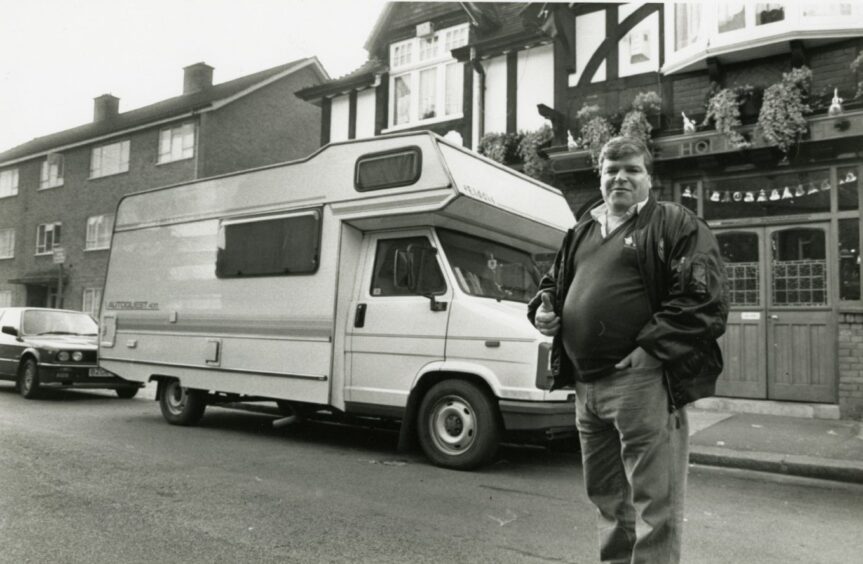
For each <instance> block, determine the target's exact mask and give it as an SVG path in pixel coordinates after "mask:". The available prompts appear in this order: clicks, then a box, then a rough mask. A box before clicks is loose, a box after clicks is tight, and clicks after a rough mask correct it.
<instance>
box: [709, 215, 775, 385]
mask: <svg viewBox="0 0 863 564" xmlns="http://www.w3.org/2000/svg"><path fill="white" fill-rule="evenodd" d="M716 238H717V240H718V241H719V248H720V252H721V253H722V259H723V260H724V261H725V272H726V275H727V277H728V297H729V301H730V304H731V308H730V312H729V314H728V325H727V328H726V331H725V335H723V336H722V338H721V339H720V340H719V346H720V348H721V349H722V356H723V359H724V361H725V368H724V370H723V371H722V374H721V375H720V377H719V380H718V381H717V383H716V393H717V394H718V395H721V396H731V397H739V398H752V399H765V398H767V350H766V349H767V345H766V341H765V338H766V323H767V322H766V308H765V298H766V292H765V290H764V287H765V285H764V262H765V261H764V257H763V249H764V242H763V239H764V230H763V229H762V228H754V229H736V230H731V231H722V232H717V234H716Z"/></svg>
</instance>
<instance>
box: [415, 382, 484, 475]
mask: <svg viewBox="0 0 863 564" xmlns="http://www.w3.org/2000/svg"><path fill="white" fill-rule="evenodd" d="M500 434H501V425H500V421H499V419H498V417H497V409H496V408H495V405H494V403H493V401H492V399H491V398H489V396H488V394H486V393H485V392H483V391H482V390H480V389H479V388H477V387H476V386H475V385H473V384H471V383H470V382H465V381H464V380H444V381H443V382H439V383H437V384H435V385H434V386H432V388H431V389H430V390H429V391H428V393H427V394H426V395H425V397H424V398H423V400H422V403H421V404H420V410H419V440H420V445H421V446H422V449H423V452H425V454H426V456H428V457H429V459H430V460H431V461H432V462H433V463H434V464H436V465H438V466H443V467H445V468H453V469H455V470H470V469H473V468H476V467H478V466H481V465H483V464H486V463H488V462H489V461H491V459H492V457H494V455H495V452H497V447H498V442H499V440H500Z"/></svg>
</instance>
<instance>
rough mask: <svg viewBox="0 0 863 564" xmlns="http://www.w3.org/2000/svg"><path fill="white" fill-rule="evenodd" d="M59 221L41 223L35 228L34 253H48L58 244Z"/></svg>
mask: <svg viewBox="0 0 863 564" xmlns="http://www.w3.org/2000/svg"><path fill="white" fill-rule="evenodd" d="M60 225H61V224H60V222H57V223H43V224H42V225H40V226H39V227H37V228H36V254H37V255H49V254H51V253H53V252H54V247H59V246H60Z"/></svg>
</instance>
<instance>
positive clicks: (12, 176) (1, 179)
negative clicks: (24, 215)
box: [0, 168, 18, 198]
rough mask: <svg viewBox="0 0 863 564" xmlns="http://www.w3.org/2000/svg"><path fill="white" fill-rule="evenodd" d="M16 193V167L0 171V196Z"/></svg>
mask: <svg viewBox="0 0 863 564" xmlns="http://www.w3.org/2000/svg"><path fill="white" fill-rule="evenodd" d="M17 194H18V169H17V168H10V169H9V170H4V171H2V172H0V198H5V197H7V196H15V195H17Z"/></svg>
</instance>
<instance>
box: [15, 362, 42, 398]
mask: <svg viewBox="0 0 863 564" xmlns="http://www.w3.org/2000/svg"><path fill="white" fill-rule="evenodd" d="M18 393H19V394H21V395H22V396H23V397H25V398H27V399H33V398H36V397H39V365H38V364H36V361H35V360H33V359H32V358H28V359H27V360H25V361H24V362H23V363H22V364H21V369H20V370H19V372H18Z"/></svg>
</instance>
